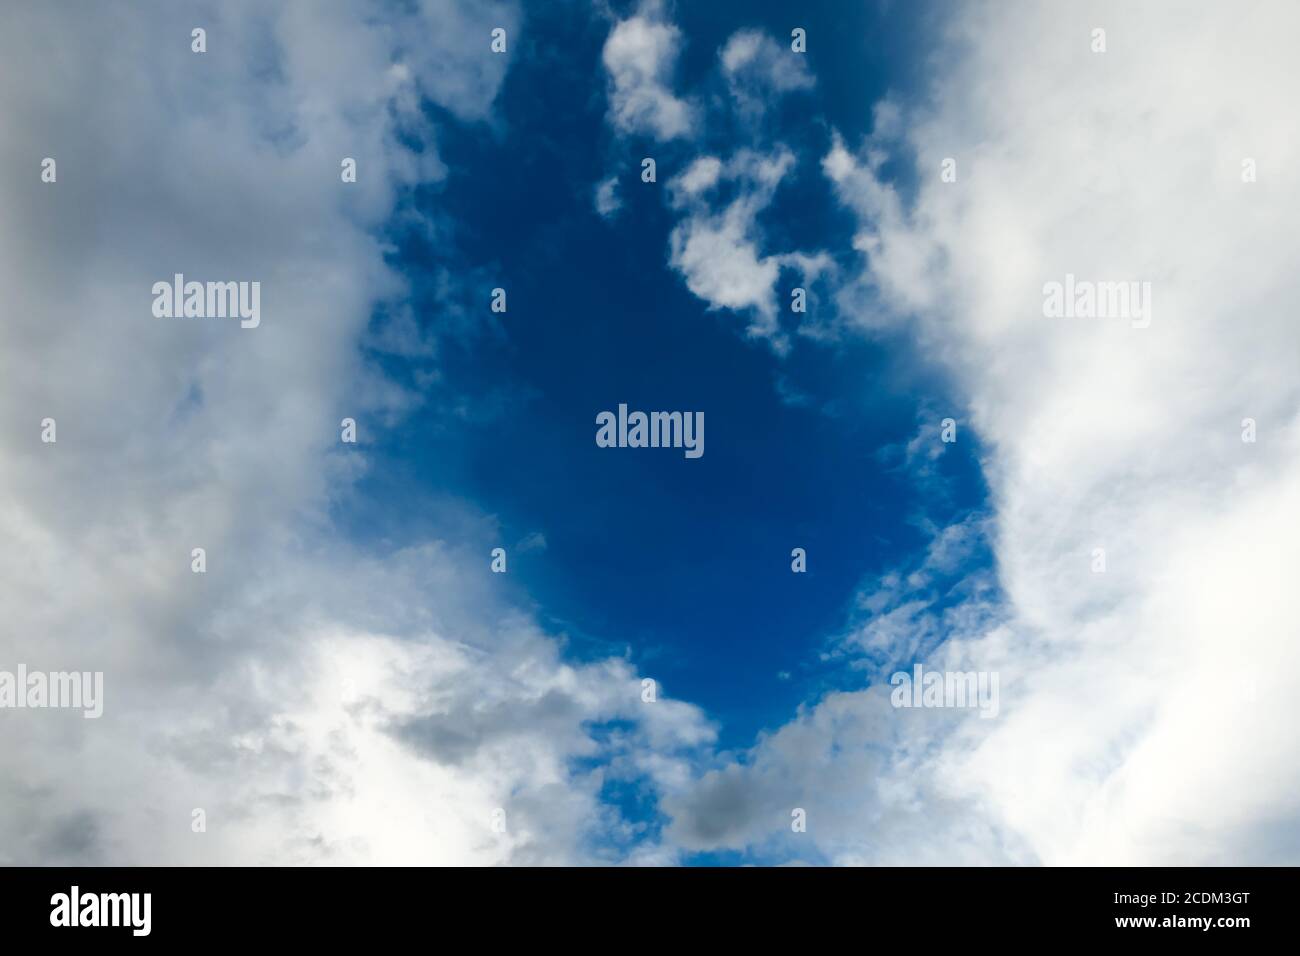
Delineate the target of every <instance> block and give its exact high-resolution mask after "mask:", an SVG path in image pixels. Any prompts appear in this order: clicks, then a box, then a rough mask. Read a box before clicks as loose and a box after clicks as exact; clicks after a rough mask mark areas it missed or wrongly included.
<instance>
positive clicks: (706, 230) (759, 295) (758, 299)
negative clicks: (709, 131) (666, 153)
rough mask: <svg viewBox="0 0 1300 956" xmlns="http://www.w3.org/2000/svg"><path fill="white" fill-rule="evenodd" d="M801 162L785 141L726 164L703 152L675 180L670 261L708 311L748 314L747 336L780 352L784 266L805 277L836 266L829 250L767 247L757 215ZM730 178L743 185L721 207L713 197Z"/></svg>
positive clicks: (746, 152)
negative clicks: (773, 250) (676, 217)
mask: <svg viewBox="0 0 1300 956" xmlns="http://www.w3.org/2000/svg"><path fill="white" fill-rule="evenodd" d="M794 164H795V157H794V154H793V153H792V152H790V150H789V149H787V148H785V147H783V146H782V147H777V148H776V149H774V150H772V151H771V152H769V153H759V152H755V151H752V150H741V151H739V152H737V153H736V154H735V155H734V156H732V157H731V159H729V160H728V161H727V162H726V163H723V162H722V161H721V160H719V159H718V158H716V157H714V156H702V157H699V158H697V159H696V160H695V161H694V162H692V163H691V165H690V166H688V167H687V168H686V170H685V171H684V172H682V173H681V174H679V175H678V176H677V177H676V178H674V179H673V180H671V181H670V182H669V183H668V192H669V196H670V197H671V199H672V204H673V205H674V207H676V208H678V209H680V210H683V216H682V219H681V220H680V221H679V222H678V224H677V225H676V226H675V227H674V228H673V231H672V234H671V235H670V236H669V260H668V261H669V264H670V265H671V266H672V267H673V268H674V269H676V270H678V271H679V272H681V274H682V276H683V278H684V279H685V280H686V286H687V288H688V289H690V290H691V292H692V293H693V294H694V295H696V296H698V297H699V298H701V299H703V300H704V301H705V302H707V303H708V304H709V308H711V309H731V310H733V311H737V312H746V313H748V314H749V317H750V322H749V326H748V329H747V331H748V334H749V335H750V336H753V337H756V338H762V339H766V340H767V341H768V342H769V343H770V344H771V345H772V347H773V348H774V349H775V350H776V351H778V352H783V351H784V350H785V349H787V348H788V345H789V343H788V340H787V337H786V335H785V333H784V332H783V331H782V329H781V325H780V321H779V319H778V317H777V296H776V288H775V286H776V282H777V279H778V278H779V276H780V274H781V269H782V268H793V269H796V270H798V271H799V272H800V274H801V275H802V276H803V277H804V279H805V281H811V280H812V279H815V278H816V277H817V276H818V275H820V274H821V273H823V272H825V271H827V270H829V269H830V260H829V258H828V257H826V256H825V255H824V254H815V255H806V254H803V253H799V252H789V253H778V254H767V255H765V254H764V253H763V252H762V248H761V246H762V243H763V241H764V234H763V230H762V228H761V226H760V225H759V223H758V216H759V214H760V213H761V212H762V211H763V210H764V209H765V208H767V206H768V205H769V203H771V201H772V196H773V194H774V193H775V191H776V189H777V187H778V186H779V185H780V183H781V180H782V179H783V178H784V177H785V176H786V175H787V174H788V173H789V171H790V170H791V169H792V168H793V167H794ZM724 180H725V181H727V182H729V183H733V184H735V186H736V187H737V189H736V192H735V195H734V197H733V198H731V199H730V200H729V201H728V202H726V204H725V205H721V206H720V207H717V206H715V204H714V203H713V202H712V201H711V200H710V194H711V192H712V191H713V189H714V187H716V186H717V185H718V183H719V182H722V181H724Z"/></svg>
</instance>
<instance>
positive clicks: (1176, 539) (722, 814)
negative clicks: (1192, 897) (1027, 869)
mask: <svg viewBox="0 0 1300 956" xmlns="http://www.w3.org/2000/svg"><path fill="white" fill-rule="evenodd" d="M1186 12H1187V11H1186V9H1185V7H1184V6H1182V5H1179V6H1175V5H1172V4H1170V5H1162V4H1141V5H1132V4H1114V5H1093V4H1088V5H1073V6H1071V7H1069V8H1062V7H1061V6H1060V5H1056V4H1046V3H1044V4H1034V5H1023V6H1017V7H1015V8H1014V9H1012V8H1006V7H1001V6H986V5H979V6H972V7H971V8H970V9H968V10H966V11H963V12H962V13H960V14H958V15H956V16H955V17H954V20H953V22H952V24H951V26H950V30H951V32H950V35H949V36H948V38H947V39H946V40H945V42H944V44H943V45H942V48H941V49H940V50H938V51H936V52H937V54H938V56H939V59H938V60H937V62H944V63H945V64H946V69H945V74H944V77H943V78H942V80H941V81H940V82H939V83H938V84H937V85H936V87H935V100H934V103H933V105H932V106H930V107H927V108H924V109H918V110H916V111H914V112H913V113H911V114H909V115H908V116H907V117H906V122H899V121H897V120H898V114H897V113H896V112H894V110H895V109H896V107H895V105H893V104H891V105H890V107H889V110H890V111H889V112H887V114H886V117H885V118H886V120H888V121H887V122H885V123H878V124H877V134H878V135H877V136H876V138H874V139H873V140H871V141H870V142H868V143H866V144H864V146H863V148H862V149H860V150H850V149H849V147H848V146H846V145H845V144H843V143H842V142H839V141H837V142H836V143H835V144H834V146H833V148H832V149H831V151H830V152H829V154H828V155H827V157H826V159H825V161H824V164H823V168H824V170H825V172H826V174H827V176H828V177H829V179H830V180H831V181H832V182H833V183H834V185H835V187H836V189H837V190H838V193H839V195H840V197H841V199H842V200H843V201H844V202H845V204H847V205H848V206H849V207H850V208H852V209H853V210H855V211H856V212H857V214H858V216H859V221H860V230H859V233H858V236H857V239H856V241H855V246H856V247H857V248H858V249H859V250H860V251H861V252H862V253H863V255H864V262H865V270H866V271H865V273H864V275H863V280H862V282H861V283H859V284H857V285H856V286H854V287H852V288H850V289H846V290H844V292H843V294H842V295H841V300H840V301H841V308H842V309H844V310H846V311H849V312H852V313H854V315H855V317H856V318H857V320H858V321H859V323H860V325H861V327H862V328H863V329H864V330H867V331H870V330H871V329H873V328H875V327H878V326H880V325H882V324H891V325H893V326H895V327H896V328H900V329H907V330H909V331H911V332H912V333H913V334H914V335H915V336H916V339H917V341H918V343H919V344H920V345H921V347H922V349H923V350H924V352H925V353H926V354H929V355H930V356H931V357H932V358H933V359H934V360H935V361H936V362H937V363H941V364H942V365H943V366H944V367H945V368H947V369H948V370H949V371H950V372H951V374H952V376H953V378H954V380H955V383H956V384H957V385H958V387H959V388H960V390H961V393H962V395H963V397H964V399H965V400H966V402H967V403H968V405H969V408H970V423H971V425H972V427H973V428H974V429H975V431H976V432H977V433H978V435H979V438H980V441H981V443H982V445H983V447H984V449H985V452H986V458H985V472H986V476H987V479H988V481H989V484H990V491H991V503H992V505H993V507H994V509H995V520H994V524H993V529H992V537H993V543H994V548H995V560H996V570H997V573H998V576H999V582H1000V584H1001V586H1002V588H1003V589H1004V590H1005V594H1006V605H1005V608H1004V610H1005V612H1006V614H1007V619H1006V622H1005V623H1004V624H996V625H990V624H989V623H988V622H983V623H981V622H979V621H978V620H976V621H974V622H973V626H968V627H963V626H960V625H959V626H955V627H954V628H952V629H951V631H950V633H952V634H953V635H954V639H952V640H949V641H948V642H946V643H945V644H944V645H942V646H941V647H940V648H939V649H937V650H936V651H935V652H934V653H933V654H932V655H931V656H929V657H927V658H926V663H927V664H931V663H933V665H934V666H935V667H938V668H942V667H944V666H953V667H960V668H962V669H970V668H979V669H986V670H995V671H998V672H999V673H1000V674H1001V676H1002V685H1001V698H1002V700H1001V714H1000V716H999V717H998V718H996V719H994V720H980V719H978V718H975V719H966V718H968V717H969V716H970V715H964V714H954V712H945V711H929V712H926V711H915V710H914V711H902V710H894V709H893V708H891V707H890V706H889V704H888V694H887V690H888V688H887V687H884V688H882V687H880V686H879V685H877V686H875V687H872V688H871V689H870V690H864V691H859V692H856V693H844V694H833V695H830V696H828V697H826V698H825V699H823V700H821V701H820V702H817V703H814V704H811V705H810V706H808V707H807V708H805V709H804V710H802V711H801V712H800V714H799V715H798V717H797V718H795V719H794V720H793V721H791V722H790V723H789V724H788V725H786V726H785V727H783V728H781V730H780V731H778V732H777V733H774V734H772V735H770V736H766V737H764V738H762V739H761V740H760V741H759V742H758V744H757V745H756V747H755V748H754V750H753V752H752V753H750V754H748V755H746V758H745V760H744V761H743V762H741V763H728V762H726V761H723V762H721V763H720V764H719V766H718V769H717V770H716V771H715V772H714V773H712V774H710V775H709V776H706V777H705V778H704V779H703V780H701V781H700V783H699V784H698V787H697V788H696V790H694V791H693V792H686V791H683V792H680V793H676V794H675V795H674V796H673V798H672V800H671V811H672V813H673V815H674V817H675V820H674V825H673V831H672V835H673V836H674V838H675V839H676V840H678V841H679V842H680V843H681V845H683V846H688V847H708V846H750V847H757V848H762V849H765V850H766V851H768V852H771V853H774V854H778V855H793V856H798V857H800V858H817V859H827V860H831V861H835V862H845V863H854V862H883V863H893V862H898V863H907V862H912V863H916V862H936V863H953V862H957V863H961V862H971V863H988V862H998V861H1009V862H1035V861H1036V862H1045V863H1051V864H1070V863H1074V864H1078V863H1084V864H1091V863H1105V864H1208V863H1294V862H1296V860H1297V858H1300V844H1298V843H1297V840H1296V834H1297V833H1300V827H1297V817H1298V816H1300V798H1298V797H1297V796H1296V794H1297V792H1300V791H1298V790H1297V783H1300V755H1298V754H1297V751H1296V749H1295V747H1294V746H1293V740H1292V738H1293V736H1294V728H1295V727H1296V726H1297V724H1298V723H1300V699H1298V698H1297V697H1296V695H1295V694H1294V693H1293V689H1294V688H1293V684H1294V677H1293V675H1294V674H1295V673H1296V672H1297V669H1298V668H1300V640H1297V631H1296V625H1295V621H1296V620H1297V619H1300V597H1298V596H1297V592H1296V589H1295V588H1294V586H1293V584H1292V581H1291V579H1292V578H1293V577H1294V569H1295V567H1296V566H1297V565H1298V564H1300V543H1298V541H1297V536H1296V534H1295V531H1294V529H1295V528H1297V527H1300V420H1298V419H1297V408H1300V326H1297V324H1296V321H1295V318H1294V303H1295V301H1296V299H1297V297H1298V296H1300V274H1298V273H1297V272H1296V270H1295V268H1294V263H1295V262H1296V261H1297V260H1298V259H1300V233H1298V232H1297V230H1296V228H1295V223H1296V221H1297V220H1300V185H1298V184H1297V181H1296V180H1295V178H1294V177H1289V176H1287V175H1285V172H1284V171H1285V170H1287V169H1292V168H1295V167H1296V166H1297V164H1300V127H1297V126H1296V124H1295V123H1292V122H1281V121H1279V117H1286V116H1289V115H1290V112H1291V106H1290V104H1289V101H1288V92H1287V91H1288V90H1290V89H1291V88H1293V87H1294V86H1295V85H1296V82H1297V81H1300V72H1298V69H1300V68H1298V67H1297V66H1296V61H1295V58H1294V56H1293V55H1292V51H1291V49H1290V46H1291V43H1290V40H1289V39H1288V38H1289V37H1291V36H1293V35H1294V34H1295V32H1296V30H1297V28H1298V27H1300V12H1297V10H1296V9H1295V8H1294V7H1293V6H1292V5H1289V4H1284V3H1276V4H1267V5H1265V6H1263V7H1261V8H1260V9H1259V10H1257V11H1256V12H1255V14H1254V15H1252V16H1250V17H1243V16H1241V15H1240V12H1239V11H1237V10H1235V9H1232V8H1227V7H1219V6H1215V5H1213V4H1205V5H1202V6H1198V8H1197V15H1196V16H1194V17H1191V16H1187V15H1186ZM1097 24H1105V26H1106V29H1107V34H1108V38H1109V52H1107V53H1105V54H1094V53H1092V52H1091V51H1090V49H1089V38H1090V33H1091V29H1092V28H1093V27H1094V26H1096V25H1097ZM1008 49H1015V50H1018V51H1020V53H1019V54H1018V55H1017V56H1015V57H1007V56H1006V55H1005V51H1006V50H1008ZM908 153H914V154H915V158H916V163H917V166H916V170H917V174H918V177H919V179H918V184H917V194H916V197H915V201H914V202H913V201H906V202H905V201H904V200H903V199H902V198H901V196H900V195H899V194H898V193H896V192H895V191H894V189H893V188H891V186H890V185H889V184H888V183H886V182H884V181H883V180H882V179H881V169H882V163H883V160H884V158H885V156H886V155H887V154H891V155H894V156H906V155H907V154H908ZM945 157H954V158H956V160H957V168H958V182H956V183H944V182H941V180H940V177H939V171H940V163H941V161H942V159H943V158H945ZM1244 157H1254V158H1256V160H1257V162H1258V163H1259V168H1260V171H1261V175H1260V177H1259V182H1257V183H1253V184H1247V183H1243V182H1242V180H1241V175H1240V172H1241V160H1242V159H1243V158H1244ZM1067 272H1071V273H1074V274H1076V275H1078V276H1080V277H1087V278H1096V279H1110V278H1114V279H1134V280H1149V281H1151V282H1152V284H1153V299H1154V310H1153V321H1152V323H1151V326H1150V327H1149V328H1146V329H1134V328H1132V327H1131V326H1130V324H1129V323H1127V322H1120V323H1114V322H1110V323H1108V322H1106V321H1098V320H1082V319H1080V320H1061V319H1047V318H1045V317H1044V316H1043V312H1042V287H1043V285H1044V283H1046V282H1049V281H1052V280H1054V279H1055V280H1059V279H1060V278H1061V277H1063V275H1064V274H1065V273H1067ZM880 302H884V303H885V304H886V305H887V306H888V307H889V308H887V309H880V308H879V307H878V303H880ZM872 306H876V307H874V308H872ZM1244 417H1251V418H1254V419H1256V420H1257V421H1258V422H1259V423H1260V433H1259V434H1260V437H1259V440H1258V442H1257V443H1255V444H1247V443H1243V442H1242V441H1241V438H1240V430H1241V428H1240V422H1241V419H1242V418H1244ZM960 440H961V439H960V438H959V441H960ZM1095 547H1104V548H1105V549H1106V556H1107V569H1106V572H1105V573H1104V574H1094V573H1093V572H1092V570H1091V555H1092V549H1093V548H1095ZM891 606H892V605H891ZM894 623H904V624H906V622H905V621H901V619H895V621H894ZM903 630H904V631H907V630H908V629H907V628H906V627H905V628H904V629H903ZM880 634H881V635H883V634H884V631H881V632H880ZM911 639H913V636H912V635H910V634H907V633H899V634H896V635H894V636H893V637H892V638H889V641H891V642H893V643H895V644H896V645H899V646H902V647H905V646H906V645H905V643H902V642H906V641H908V640H911ZM800 801H809V802H810V803H812V804H813V805H812V807H810V809H809V826H808V833H807V834H805V835H792V834H789V832H788V831H789V826H788V813H789V808H790V807H791V806H799V805H805V804H801V803H800Z"/></svg>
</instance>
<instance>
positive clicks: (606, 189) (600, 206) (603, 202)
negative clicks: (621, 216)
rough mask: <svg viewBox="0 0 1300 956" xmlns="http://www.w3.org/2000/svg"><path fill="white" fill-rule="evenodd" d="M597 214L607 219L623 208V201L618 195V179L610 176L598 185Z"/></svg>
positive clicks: (596, 197)
mask: <svg viewBox="0 0 1300 956" xmlns="http://www.w3.org/2000/svg"><path fill="white" fill-rule="evenodd" d="M595 203H596V212H598V213H600V214H601V215H602V216H604V217H605V218H606V219H608V218H609V217H611V216H613V215H614V214H615V213H617V212H618V211H619V210H620V209H622V208H623V199H622V197H620V196H619V194H618V177H617V176H610V177H609V178H608V179H602V180H601V181H600V182H599V183H597V184H596V196H595Z"/></svg>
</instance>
